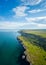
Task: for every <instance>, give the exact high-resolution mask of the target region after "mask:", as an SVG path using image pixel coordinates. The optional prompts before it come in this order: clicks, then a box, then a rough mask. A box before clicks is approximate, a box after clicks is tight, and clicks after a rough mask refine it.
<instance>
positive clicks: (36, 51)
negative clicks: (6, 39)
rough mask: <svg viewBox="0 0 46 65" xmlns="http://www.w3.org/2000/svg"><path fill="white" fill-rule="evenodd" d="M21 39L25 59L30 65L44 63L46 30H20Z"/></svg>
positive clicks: (45, 60) (45, 64) (45, 62)
mask: <svg viewBox="0 0 46 65" xmlns="http://www.w3.org/2000/svg"><path fill="white" fill-rule="evenodd" d="M20 33H21V36H19V37H18V38H19V39H20V40H21V41H22V44H23V46H24V48H25V49H26V50H25V52H24V53H25V54H26V55H27V60H28V61H29V62H30V63H32V65H46V30H22V31H20Z"/></svg>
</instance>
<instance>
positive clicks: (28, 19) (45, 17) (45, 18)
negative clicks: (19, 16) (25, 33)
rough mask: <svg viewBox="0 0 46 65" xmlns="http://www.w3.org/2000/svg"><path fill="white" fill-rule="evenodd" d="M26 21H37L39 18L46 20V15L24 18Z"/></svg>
mask: <svg viewBox="0 0 46 65" xmlns="http://www.w3.org/2000/svg"><path fill="white" fill-rule="evenodd" d="M25 19H26V20H27V21H28V22H35V21H39V20H45V21H46V16H42V17H34V18H28V17H26V18H25Z"/></svg>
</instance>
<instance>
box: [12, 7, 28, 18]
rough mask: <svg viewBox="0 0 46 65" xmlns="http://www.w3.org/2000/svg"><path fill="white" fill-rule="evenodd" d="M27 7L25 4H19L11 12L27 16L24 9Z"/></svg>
mask: <svg viewBox="0 0 46 65" xmlns="http://www.w3.org/2000/svg"><path fill="white" fill-rule="evenodd" d="M27 9H28V7H26V6H19V7H16V8H13V10H12V11H13V12H14V13H15V15H14V17H15V16H27V13H25V11H26V10H27Z"/></svg>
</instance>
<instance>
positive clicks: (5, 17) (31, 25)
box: [0, 0, 46, 29]
mask: <svg viewBox="0 0 46 65" xmlns="http://www.w3.org/2000/svg"><path fill="white" fill-rule="evenodd" d="M0 29H46V0H0Z"/></svg>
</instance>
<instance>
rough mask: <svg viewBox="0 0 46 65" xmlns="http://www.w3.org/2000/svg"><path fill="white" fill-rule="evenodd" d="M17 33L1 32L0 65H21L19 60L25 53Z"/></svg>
mask: <svg viewBox="0 0 46 65" xmlns="http://www.w3.org/2000/svg"><path fill="white" fill-rule="evenodd" d="M18 35H19V34H18V33H16V32H0V65H19V63H18V58H19V56H20V54H21V53H22V52H23V48H22V46H21V44H20V43H19V42H18V40H17V36H18Z"/></svg>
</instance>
